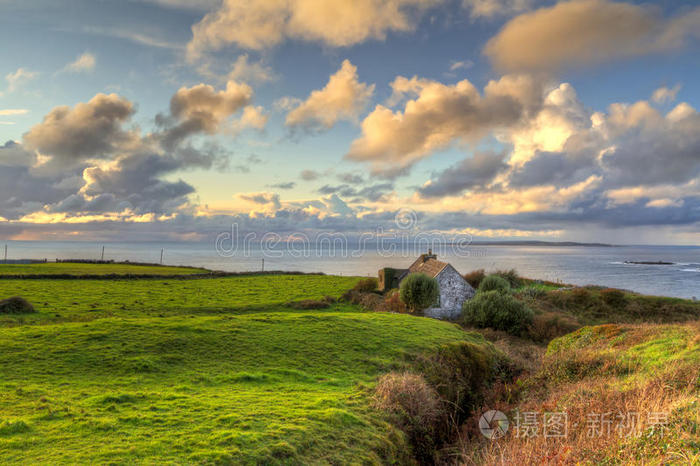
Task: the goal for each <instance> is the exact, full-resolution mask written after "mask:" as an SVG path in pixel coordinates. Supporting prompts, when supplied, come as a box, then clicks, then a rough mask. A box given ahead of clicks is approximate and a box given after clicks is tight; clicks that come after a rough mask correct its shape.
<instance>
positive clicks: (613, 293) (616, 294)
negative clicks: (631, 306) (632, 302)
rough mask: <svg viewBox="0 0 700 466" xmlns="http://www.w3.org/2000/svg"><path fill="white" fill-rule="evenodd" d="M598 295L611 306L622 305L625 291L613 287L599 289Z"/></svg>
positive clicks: (624, 300)
mask: <svg viewBox="0 0 700 466" xmlns="http://www.w3.org/2000/svg"><path fill="white" fill-rule="evenodd" d="M600 297H601V299H602V300H603V302H605V304H607V305H609V306H613V307H622V306H624V305H625V302H626V299H625V293H623V292H622V291H621V290H617V289H615V288H605V289H604V290H600Z"/></svg>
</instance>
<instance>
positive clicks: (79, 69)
mask: <svg viewBox="0 0 700 466" xmlns="http://www.w3.org/2000/svg"><path fill="white" fill-rule="evenodd" d="M96 64H97V59H96V58H95V55H93V54H92V53H90V52H85V53H83V54H82V55H80V56H78V58H76V59H75V60H73V61H72V62H70V63H68V64H67V65H66V66H65V68H63V71H66V72H68V73H86V72H90V71H93V70H94V69H95V65H96Z"/></svg>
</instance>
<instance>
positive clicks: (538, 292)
mask: <svg viewBox="0 0 700 466" xmlns="http://www.w3.org/2000/svg"><path fill="white" fill-rule="evenodd" d="M518 293H519V294H520V295H521V296H522V297H523V298H528V299H540V298H544V297H545V296H546V295H547V292H546V291H545V290H543V289H542V288H540V287H538V286H528V287H527V288H523V289H522V290H520V291H519V292H518Z"/></svg>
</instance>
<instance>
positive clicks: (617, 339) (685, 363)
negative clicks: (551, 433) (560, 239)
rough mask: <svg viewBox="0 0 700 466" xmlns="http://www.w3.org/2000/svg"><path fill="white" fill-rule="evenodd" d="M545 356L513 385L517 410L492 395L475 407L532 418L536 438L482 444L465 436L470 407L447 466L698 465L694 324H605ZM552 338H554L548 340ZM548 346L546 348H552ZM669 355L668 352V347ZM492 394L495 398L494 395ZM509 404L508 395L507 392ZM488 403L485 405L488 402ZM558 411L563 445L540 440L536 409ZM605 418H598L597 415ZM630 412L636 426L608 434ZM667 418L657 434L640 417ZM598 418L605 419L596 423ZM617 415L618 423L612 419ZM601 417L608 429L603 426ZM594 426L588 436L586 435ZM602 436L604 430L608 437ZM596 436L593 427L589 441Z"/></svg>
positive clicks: (699, 339)
mask: <svg viewBox="0 0 700 466" xmlns="http://www.w3.org/2000/svg"><path fill="white" fill-rule="evenodd" d="M577 333H578V335H576V336H575V337H574V338H570V337H569V336H567V337H564V341H563V342H562V344H561V345H560V346H559V347H558V349H557V347H556V346H555V347H554V349H552V347H551V346H550V350H549V352H548V354H547V355H546V356H545V357H544V360H543V368H542V370H541V371H540V372H539V373H537V374H536V375H534V376H533V377H531V378H529V379H527V380H525V381H524V383H521V384H519V385H520V386H521V387H522V392H521V393H520V394H519V395H520V399H521V400H522V401H520V402H519V403H512V402H509V401H508V397H507V396H504V395H509V393H508V390H503V389H499V390H498V391H500V392H502V393H497V394H496V396H495V398H496V399H494V400H490V401H489V402H487V404H485V406H484V408H483V410H486V409H500V410H502V411H504V412H506V413H508V414H509V417H510V419H511V422H512V420H513V419H514V415H513V414H514V410H515V409H516V408H517V409H518V410H519V411H520V412H521V413H524V412H536V413H540V414H539V416H540V424H539V426H540V435H537V436H535V437H532V438H525V437H522V436H521V437H518V436H515V435H514V429H513V426H512V425H511V429H510V431H509V434H508V435H507V436H506V437H505V438H503V439H500V440H498V441H488V440H486V439H485V438H483V437H482V436H481V435H480V434H478V433H477V432H475V428H474V427H475V426H476V425H477V424H476V423H477V422H478V417H479V416H480V414H481V413H482V412H483V410H478V411H477V412H476V413H475V414H474V416H473V418H472V419H470V420H469V421H468V422H467V424H466V426H467V427H468V428H465V429H464V430H463V432H462V436H461V439H460V443H459V447H460V453H459V455H457V456H454V457H452V462H454V463H461V464H479V465H514V464H518V465H519V464H544V465H568V464H572V465H573V464H596V463H602V464H698V462H700V447H699V446H698V438H699V432H700V411H699V407H698V395H699V388H700V378H699V375H698V363H699V354H698V353H699V352H700V348H699V344H700V336H698V335H700V324H698V323H689V324H685V325H672V326H664V325H652V324H643V325H625V326H618V325H607V326H600V327H594V328H585V329H582V331H580V332H577ZM557 341H558V340H557ZM557 341H555V342H557ZM671 348H672V349H673V350H670V349H671ZM499 396H500V398H498V397H499ZM510 398H511V399H512V398H513V397H512V395H510ZM489 403H490V404H489ZM564 411H565V412H566V413H567V416H568V424H569V429H568V435H567V436H566V438H562V439H557V438H546V437H544V436H543V435H541V428H542V424H541V416H542V415H543V413H545V412H564ZM606 413H607V414H606ZM630 413H638V418H637V421H638V427H637V428H636V429H635V428H631V429H627V430H629V431H630V432H631V435H626V434H627V430H618V427H619V426H620V425H621V421H623V420H626V421H627V422H629V421H630V420H633V419H634V417H635V415H634V414H630ZM654 413H666V414H667V415H668V419H667V421H668V424H667V428H666V429H665V430H664V432H663V435H660V434H659V432H658V430H657V432H655V433H652V432H651V430H650V421H651V419H650V416H653V415H654ZM597 415H601V416H602V415H606V416H607V417H597ZM618 415H625V416H627V417H618ZM606 419H608V420H610V423H608V422H607V421H606ZM593 427H596V430H595V431H594V430H593V429H592V428H593ZM608 429H610V433H609V434H608V432H607V431H608ZM598 430H602V432H601V433H600V434H599V433H598Z"/></svg>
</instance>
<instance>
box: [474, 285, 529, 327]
mask: <svg viewBox="0 0 700 466" xmlns="http://www.w3.org/2000/svg"><path fill="white" fill-rule="evenodd" d="M487 278H488V277H487ZM482 285H483V284H482ZM532 318H533V312H532V311H531V310H530V309H529V308H528V307H527V306H525V305H524V304H523V303H522V302H520V301H518V300H517V299H515V298H514V297H513V296H511V295H510V294H506V293H501V292H499V291H497V290H492V291H479V292H478V293H477V294H476V296H475V297H474V298H472V299H470V300H468V301H465V302H464V307H463V308H462V322H463V323H464V324H466V325H472V326H474V327H479V328H485V327H490V328H493V329H496V330H503V331H504V332H508V333H510V334H511V335H520V334H521V333H523V331H525V330H526V328H527V326H528V325H530V323H531V322H532Z"/></svg>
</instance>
